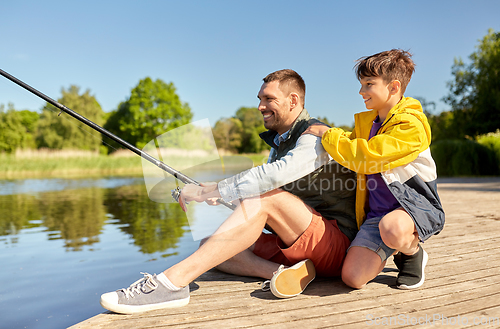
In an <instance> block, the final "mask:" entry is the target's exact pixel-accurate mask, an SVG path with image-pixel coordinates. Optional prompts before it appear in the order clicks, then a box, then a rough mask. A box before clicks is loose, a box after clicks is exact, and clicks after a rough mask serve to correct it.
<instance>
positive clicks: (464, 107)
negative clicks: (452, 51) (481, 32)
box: [443, 29, 500, 136]
mask: <svg viewBox="0 0 500 329" xmlns="http://www.w3.org/2000/svg"><path fill="white" fill-rule="evenodd" d="M476 48H477V50H476V51H475V52H473V53H472V54H471V55H470V56H469V59H470V61H471V63H470V64H465V63H464V61H463V60H462V59H461V58H458V59H455V60H454V64H453V67H452V74H453V76H454V80H452V81H450V82H448V87H449V89H450V92H449V94H448V95H447V96H445V97H444V98H443V101H444V102H446V103H447V104H449V105H451V108H452V111H453V125H454V129H456V130H457V131H458V134H459V135H462V136H465V135H469V136H476V135H478V134H483V133H488V132H492V131H495V130H496V129H498V128H500V32H494V31H493V30H492V29H490V30H488V34H487V35H486V36H485V37H484V38H483V39H482V40H479V45H478V46H477V47H476Z"/></svg>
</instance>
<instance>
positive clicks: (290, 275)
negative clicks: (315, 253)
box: [271, 259, 316, 298]
mask: <svg viewBox="0 0 500 329" xmlns="http://www.w3.org/2000/svg"><path fill="white" fill-rule="evenodd" d="M315 277H316V269H315V268H314V264H313V262H312V261H311V260H309V259H306V260H304V261H301V262H299V263H297V264H295V265H294V266H292V267H289V268H287V269H285V270H283V271H281V272H280V273H277V274H276V275H275V276H273V278H272V280H271V292H272V293H273V295H274V296H276V297H278V298H290V297H294V296H297V295H300V294H301V293H302V292H303V291H304V290H305V289H306V287H307V286H308V285H309V283H311V281H312V280H314V278H315Z"/></svg>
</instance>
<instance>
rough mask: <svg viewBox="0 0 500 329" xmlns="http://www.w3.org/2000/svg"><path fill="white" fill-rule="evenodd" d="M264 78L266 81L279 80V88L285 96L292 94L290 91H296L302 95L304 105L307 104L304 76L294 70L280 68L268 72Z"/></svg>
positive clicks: (301, 99)
mask: <svg viewBox="0 0 500 329" xmlns="http://www.w3.org/2000/svg"><path fill="white" fill-rule="evenodd" d="M262 80H264V82H265V83H269V82H272V81H278V82H279V88H280V90H281V91H282V92H283V94H285V96H288V95H290V93H292V92H295V93H297V94H298V95H299V97H300V101H301V103H302V104H301V105H302V107H304V106H305V98H306V84H305V82H304V79H302V77H301V76H300V75H299V74H298V73H297V72H295V71H294V70H290V69H285V70H279V71H276V72H273V73H270V74H268V75H267V76H266V77H265V78H264V79H262Z"/></svg>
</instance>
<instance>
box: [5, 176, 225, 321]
mask: <svg viewBox="0 0 500 329" xmlns="http://www.w3.org/2000/svg"><path fill="white" fill-rule="evenodd" d="M204 178H207V177H201V178H200V181H205V180H204ZM210 178H213V177H210ZM190 206H192V207H194V210H193V212H192V214H193V215H192V216H190V220H188V219H187V216H186V214H185V213H184V212H183V211H182V210H181V208H180V206H179V205H178V204H176V203H158V202H154V201H152V200H150V198H149V197H148V193H147V190H146V187H145V183H144V179H143V178H142V177H125V178H123V177H122V178H116V177H104V178H95V179H25V180H3V181H0V262H1V264H2V265H1V270H0V282H2V284H1V285H0V319H1V322H0V328H9V329H10V328H66V327H68V326H71V325H73V324H76V323H78V322H80V321H83V320H85V319H87V318H89V317H92V316H94V315H96V314H99V313H101V312H104V311H105V310H104V309H103V308H102V307H101V306H100V304H99V299H100V295H101V294H102V293H105V292H108V291H114V290H116V289H119V288H124V287H128V286H129V285H130V284H131V283H132V282H134V281H136V280H137V279H139V278H141V277H142V275H141V274H140V272H148V273H160V272H161V271H163V270H165V269H166V268H167V267H169V266H171V265H173V264H175V263H177V262H179V261H181V260H182V259H184V258H185V257H187V256H188V255H189V254H191V253H192V252H193V251H194V250H196V248H197V247H198V244H199V241H198V240H199V239H195V238H194V237H193V236H194V235H193V234H192V232H193V230H196V228H195V226H196V225H198V226H199V227H203V230H204V231H207V227H208V231H210V230H214V229H215V228H216V227H217V226H218V225H219V224H218V223H220V221H221V220H222V219H224V218H225V217H226V216H227V215H228V214H229V210H228V209H227V208H225V207H223V206H217V207H213V206H212V207H211V206H208V205H206V204H196V205H190ZM190 223H191V225H190Z"/></svg>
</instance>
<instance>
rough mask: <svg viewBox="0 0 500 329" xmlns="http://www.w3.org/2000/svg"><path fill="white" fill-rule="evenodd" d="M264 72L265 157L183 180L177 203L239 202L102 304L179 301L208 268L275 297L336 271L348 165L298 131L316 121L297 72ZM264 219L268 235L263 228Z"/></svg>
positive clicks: (349, 216)
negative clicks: (210, 228)
mask: <svg viewBox="0 0 500 329" xmlns="http://www.w3.org/2000/svg"><path fill="white" fill-rule="evenodd" d="M263 80H264V83H263V84H262V87H261V89H260V91H259V94H258V98H259V99H260V104H259V111H260V112H261V113H262V116H263V119H264V125H265V127H266V128H267V129H269V130H268V131H267V132H264V133H262V134H261V138H262V139H264V140H265V141H266V142H267V143H268V144H269V145H271V147H272V150H271V153H270V155H269V160H268V163H267V164H264V165H262V166H259V167H255V168H252V169H250V170H247V171H245V172H243V173H240V174H238V175H236V176H233V177H230V178H228V179H225V180H223V181H221V182H219V183H218V184H203V185H202V186H196V185H186V186H185V187H184V188H183V190H182V193H181V197H180V203H181V206H183V207H184V203H186V202H190V201H196V202H204V201H205V202H207V203H209V204H216V203H217V201H216V200H217V199H218V198H222V199H224V200H225V201H228V202H233V201H238V200H241V202H239V204H238V207H237V208H236V209H235V211H234V212H233V213H232V214H231V215H230V216H229V217H228V218H227V219H226V221H225V222H224V223H223V224H222V225H221V226H220V227H219V228H218V230H217V231H216V232H215V233H214V234H213V235H212V236H211V237H210V238H208V239H206V240H205V241H204V243H202V245H201V246H200V248H199V249H198V250H197V251H196V252H194V253H193V254H192V255H191V256H189V257H188V258H186V259H185V260H183V261H181V262H180V263H178V264H176V265H174V266H172V267H170V268H168V269H167V270H165V271H164V272H163V273H161V274H159V275H158V276H156V275H150V274H145V277H144V278H143V279H141V280H139V281H137V282H135V283H134V284H132V285H131V286H130V287H129V288H126V289H120V290H118V291H116V292H110V293H106V294H104V295H102V296H101V305H102V306H103V307H104V308H106V309H108V310H111V311H114V312H118V313H137V312H143V311H148V310H153V309H160V308H167V307H179V306H183V305H186V304H187V303H188V302H189V283H190V282H192V281H193V280H194V279H196V278H197V277H198V276H200V275H201V274H203V273H204V272H206V271H208V270H210V269H211V268H213V267H217V268H218V269H220V270H222V271H225V272H228V273H232V274H237V275H246V276H255V277H261V278H265V279H270V280H271V281H270V289H271V291H272V292H273V294H274V295H276V296H277V297H281V298H287V297H292V296H296V295H298V294H300V293H301V292H302V291H303V290H304V289H305V287H306V286H307V285H308V284H309V282H311V281H312V280H313V279H314V277H315V275H316V273H317V274H318V275H320V276H326V277H329V276H338V275H340V272H341V265H342V262H343V260H344V257H345V253H346V250H347V248H348V246H349V244H350V241H351V240H352V239H353V238H354V236H355V234H356V231H357V224H356V220H355V213H354V202H355V201H354V199H355V176H354V173H353V172H351V171H349V170H346V169H345V168H343V167H341V166H339V165H338V164H337V163H336V162H333V161H329V157H328V155H327V154H326V152H325V150H324V149H323V147H322V145H321V139H320V138H318V137H316V136H313V135H303V136H302V133H303V132H304V131H305V130H306V129H307V127H309V126H310V125H312V124H314V123H318V122H319V121H318V120H316V119H312V118H310V117H309V114H308V113H307V111H306V110H305V109H304V99H305V84H304V81H303V79H302V77H300V75H298V74H297V73H296V72H295V71H293V70H280V71H276V72H274V73H271V74H269V75H268V76H266V77H265V78H264V79H263ZM264 227H270V229H272V231H273V232H274V233H275V234H264V233H263V232H262V231H263V228H264ZM294 264H295V265H294ZM292 265H293V266H292ZM289 266H290V267H289Z"/></svg>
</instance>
